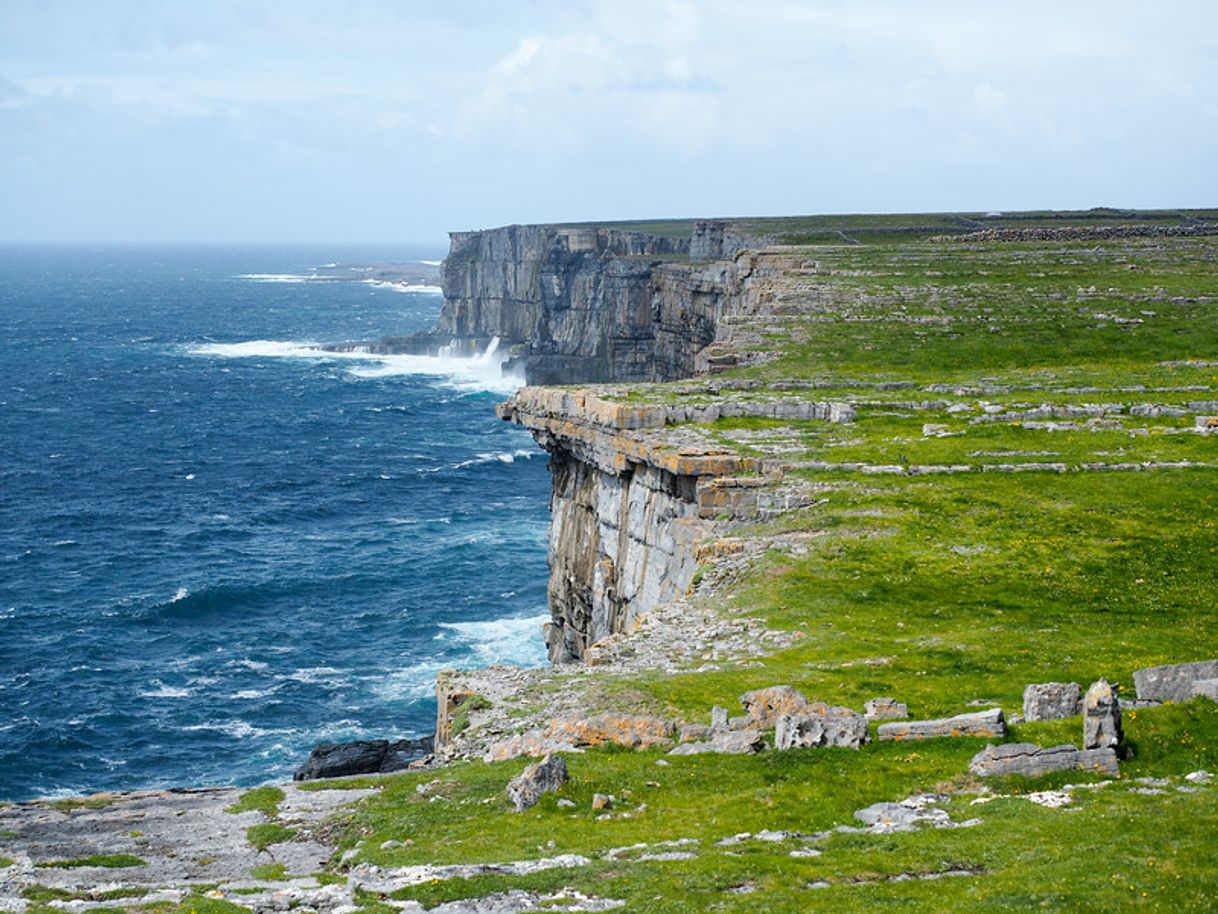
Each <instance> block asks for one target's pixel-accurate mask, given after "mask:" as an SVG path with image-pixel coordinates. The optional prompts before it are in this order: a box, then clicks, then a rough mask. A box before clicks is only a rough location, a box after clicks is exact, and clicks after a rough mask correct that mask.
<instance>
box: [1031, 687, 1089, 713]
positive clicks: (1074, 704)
mask: <svg viewBox="0 0 1218 914" xmlns="http://www.w3.org/2000/svg"><path fill="white" fill-rule="evenodd" d="M1082 710H1083V690H1082V688H1081V687H1080V686H1079V684H1078V683H1077V682H1039V683H1033V684H1032V685H1030V686H1027V687H1026V688H1024V690H1023V719H1024V720H1061V719H1062V718H1065V717H1073V716H1074V715H1075V714H1078V713H1079V712H1081V711H1082Z"/></svg>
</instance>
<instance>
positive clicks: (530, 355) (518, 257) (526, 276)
mask: <svg viewBox="0 0 1218 914" xmlns="http://www.w3.org/2000/svg"><path fill="white" fill-rule="evenodd" d="M688 253H689V241H688V240H687V239H682V238H666V237H661V236H655V235H647V234H643V233H638V232H623V231H618V230H616V229H609V228H599V229H593V228H561V227H557V226H546V225H511V226H506V227H504V228H497V229H489V230H487V231H480V232H456V233H454V234H453V235H452V236H451V247H450V250H449V255H448V258H447V259H446V260H445V261H444V267H443V273H442V282H443V288H444V298H445V303H444V310H443V311H442V312H441V314H440V321H439V325H438V327H437V329H436V332H435V333H434V334H432V336H434V337H436V338H439V339H447V338H453V339H456V340H458V341H460V340H478V341H484V340H488V339H490V338H492V337H496V336H497V337H499V338H500V344H501V346H503V347H505V348H506V349H507V350H508V351H510V352H511V353H512V357H513V358H512V362H513V365H514V366H515V367H523V370H524V375H525V377H526V379H527V380H528V382H529V383H530V384H573V383H592V382H603V381H662V380H672V379H674V378H681V377H686V376H688V375H690V374H692V373H693V371H694V367H695V366H694V361H695V356H696V354H697V353H698V352H699V351H700V350H701V349H703V348H704V347H705V346H707V345H708V344H709V343H711V342H712V341H714V339H715V332H716V329H717V326H718V323H719V320H720V318H721V317H722V316H723V314H724V313H725V311H732V310H734V309H735V307H736V306H737V302H738V299H739V291H740V286H739V284H738V283H737V282H735V280H734V276H733V271H732V269H731V267H730V265H728V264H725V263H712V264H702V265H694V264H690V263H686V262H673V260H674V258H682V257H683V256H684V255H687V254H688Z"/></svg>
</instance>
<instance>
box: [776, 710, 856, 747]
mask: <svg viewBox="0 0 1218 914" xmlns="http://www.w3.org/2000/svg"><path fill="white" fill-rule="evenodd" d="M808 712H809V713H804V714H799V715H794V714H784V715H783V716H782V717H780V718H778V721H777V722H776V723H775V725H774V748H775V749H805V748H820V747H825V746H841V747H845V748H849V749H857V748H859V746H861V745H863V743H865V742H867V738H868V733H867V718H865V717H863V715H862V714H858V713H856V712H854V711H851V710H850V709H849V708H837V707H832V706H830V705H825V704H821V703H820V702H817V703H816V704H814V705H809V707H808Z"/></svg>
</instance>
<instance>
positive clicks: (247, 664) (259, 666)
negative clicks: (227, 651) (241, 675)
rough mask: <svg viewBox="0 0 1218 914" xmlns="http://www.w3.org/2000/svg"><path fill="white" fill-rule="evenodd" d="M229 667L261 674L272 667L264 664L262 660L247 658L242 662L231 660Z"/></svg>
mask: <svg viewBox="0 0 1218 914" xmlns="http://www.w3.org/2000/svg"><path fill="white" fill-rule="evenodd" d="M227 666H236V667H241V668H242V669H244V670H254V671H255V672H261V671H262V670H265V669H266V668H267V667H268V666H270V664H269V663H263V662H262V661H261V660H249V659H247V658H242V659H241V660H230V661H229V662H228V664H227Z"/></svg>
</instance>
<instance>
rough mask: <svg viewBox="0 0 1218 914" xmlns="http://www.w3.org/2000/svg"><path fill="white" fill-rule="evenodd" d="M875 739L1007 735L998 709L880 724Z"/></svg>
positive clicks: (1005, 725)
mask: <svg viewBox="0 0 1218 914" xmlns="http://www.w3.org/2000/svg"><path fill="white" fill-rule="evenodd" d="M876 735H877V736H878V737H879V738H880V739H881V740H893V741H896V742H899V741H901V740H919V739H934V738H936V737H940V736H989V737H998V738H1001V737H1004V736H1006V735H1007V724H1006V720H1005V718H1004V717H1003V715H1002V711H1001V710H1000V709H998V708H990V709H989V710H987V711H975V712H973V713H971V714H957V715H956V716H955V717H944V718H941V719H939V720H905V721H900V722H899V723H888V724H880V727H879V730H878V731H877V732H876Z"/></svg>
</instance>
